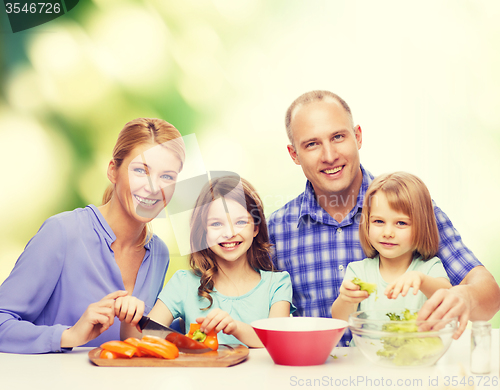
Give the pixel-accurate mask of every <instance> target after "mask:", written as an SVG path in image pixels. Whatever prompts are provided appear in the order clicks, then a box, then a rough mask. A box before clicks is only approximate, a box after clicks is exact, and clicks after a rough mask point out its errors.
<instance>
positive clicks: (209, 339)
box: [186, 324, 219, 351]
mask: <svg viewBox="0 0 500 390" xmlns="http://www.w3.org/2000/svg"><path fill="white" fill-rule="evenodd" d="M200 325H201V324H190V325H189V333H188V334H187V335H186V336H187V337H189V338H192V339H193V340H196V341H199V342H201V343H203V344H204V345H205V346H206V347H208V348H210V349H212V350H214V351H215V350H217V348H219V341H218V340H217V333H216V332H215V329H212V330H211V331H210V332H208V333H204V332H202V331H201V330H200Z"/></svg>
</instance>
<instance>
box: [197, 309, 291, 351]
mask: <svg viewBox="0 0 500 390" xmlns="http://www.w3.org/2000/svg"><path fill="white" fill-rule="evenodd" d="M289 315H290V302H287V301H279V302H276V303H274V304H273V305H272V306H271V309H270V310H269V317H288V316H289ZM196 321H197V322H198V323H200V324H201V326H200V330H201V331H202V332H205V333H208V332H210V331H211V330H212V329H215V331H216V332H220V331H222V332H224V333H225V334H230V335H233V336H234V337H236V338H237V339H238V340H240V341H241V342H242V343H244V344H246V345H247V346H249V347H251V348H262V347H264V344H262V342H261V341H260V339H259V336H257V334H256V333H255V330H254V329H253V328H252V327H251V326H250V325H249V324H246V323H244V322H241V321H236V320H234V319H233V318H232V317H231V316H230V315H229V314H228V313H226V312H225V311H223V310H221V309H214V310H212V311H211V312H210V313H208V315H207V316H206V317H199V318H197V319H196Z"/></svg>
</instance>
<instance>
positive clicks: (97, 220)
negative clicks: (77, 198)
mask: <svg viewBox="0 0 500 390" xmlns="http://www.w3.org/2000/svg"><path fill="white" fill-rule="evenodd" d="M87 207H88V208H90V209H91V210H92V212H93V214H94V217H93V220H94V226H96V228H98V229H99V230H101V232H103V235H104V238H105V240H106V242H107V243H108V245H109V247H111V244H112V243H113V242H115V240H116V235H115V232H113V229H111V227H110V226H109V224H108V222H107V221H106V219H105V218H104V216H103V215H102V213H101V212H100V211H99V209H98V208H97V207H96V206H94V205H93V204H89V205H88V206H87ZM151 241H152V240H149V241H148V243H147V244H145V245H144V248H146V249H148V250H150V249H151V245H152V244H151Z"/></svg>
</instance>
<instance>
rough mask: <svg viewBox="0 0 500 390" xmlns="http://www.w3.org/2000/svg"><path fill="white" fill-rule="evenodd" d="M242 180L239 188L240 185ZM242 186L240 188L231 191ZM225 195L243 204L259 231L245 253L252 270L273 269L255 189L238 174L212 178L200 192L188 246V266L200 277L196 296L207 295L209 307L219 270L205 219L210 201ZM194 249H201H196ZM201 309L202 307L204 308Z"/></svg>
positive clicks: (262, 213) (260, 207) (264, 220)
mask: <svg viewBox="0 0 500 390" xmlns="http://www.w3.org/2000/svg"><path fill="white" fill-rule="evenodd" d="M240 183H241V187H239V185H240ZM235 188H236V189H238V188H243V191H238V190H236V191H233V190H234V189H235ZM221 197H224V198H225V199H231V200H234V201H236V202H238V203H239V204H240V205H242V206H243V207H244V208H245V209H246V210H247V211H248V213H249V214H250V216H251V217H252V218H253V223H254V226H255V228H258V229H259V231H258V233H257V235H256V236H255V237H254V239H253V242H252V245H251V246H250V248H249V249H248V252H247V260H248V263H249V264H250V266H251V267H252V268H253V269H255V270H264V271H274V270H275V269H274V267H273V263H272V261H271V257H270V246H271V244H270V243H269V234H268V232H267V224H266V218H265V216H264V211H263V207H262V201H261V199H260V197H259V195H258V194H257V191H256V190H255V188H254V187H253V186H252V185H251V184H250V183H249V182H248V181H246V180H245V179H242V178H240V177H238V176H223V177H219V178H217V179H214V180H211V181H210V182H209V183H208V184H207V185H206V186H205V187H204V188H203V189H202V191H201V193H200V195H199V196H198V199H197V200H196V206H195V208H194V211H193V214H192V216H191V248H192V250H193V253H192V254H191V255H190V257H189V265H190V266H191V268H192V269H193V272H194V273H195V274H196V275H197V276H199V277H200V286H199V287H198V295H199V296H200V297H204V298H207V299H208V300H209V302H210V304H209V306H208V307H206V308H205V309H209V308H210V307H211V306H212V303H213V299H212V297H211V296H210V293H211V292H213V288H214V281H213V278H214V275H215V274H216V273H217V272H218V270H219V268H218V266H217V261H216V259H215V255H214V253H213V252H212V250H211V249H210V248H209V247H208V243H207V219H208V211H209V208H210V205H211V204H212V202H213V201H214V200H216V199H218V198H221ZM196 248H204V249H202V250H199V251H195V249H196ZM205 309H204V310H205Z"/></svg>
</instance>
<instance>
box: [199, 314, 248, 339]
mask: <svg viewBox="0 0 500 390" xmlns="http://www.w3.org/2000/svg"><path fill="white" fill-rule="evenodd" d="M196 322H197V323H199V324H200V330H201V331H202V332H204V333H208V332H210V331H211V330H212V329H215V331H216V332H221V331H222V332H224V333H225V334H233V333H234V332H236V331H237V330H238V324H237V322H236V321H235V320H233V318H232V317H231V316H230V315H229V314H228V313H226V312H225V311H223V310H221V309H218V308H217V309H214V310H212V311H211V312H210V313H208V315H207V316H206V317H199V318H197V319H196Z"/></svg>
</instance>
